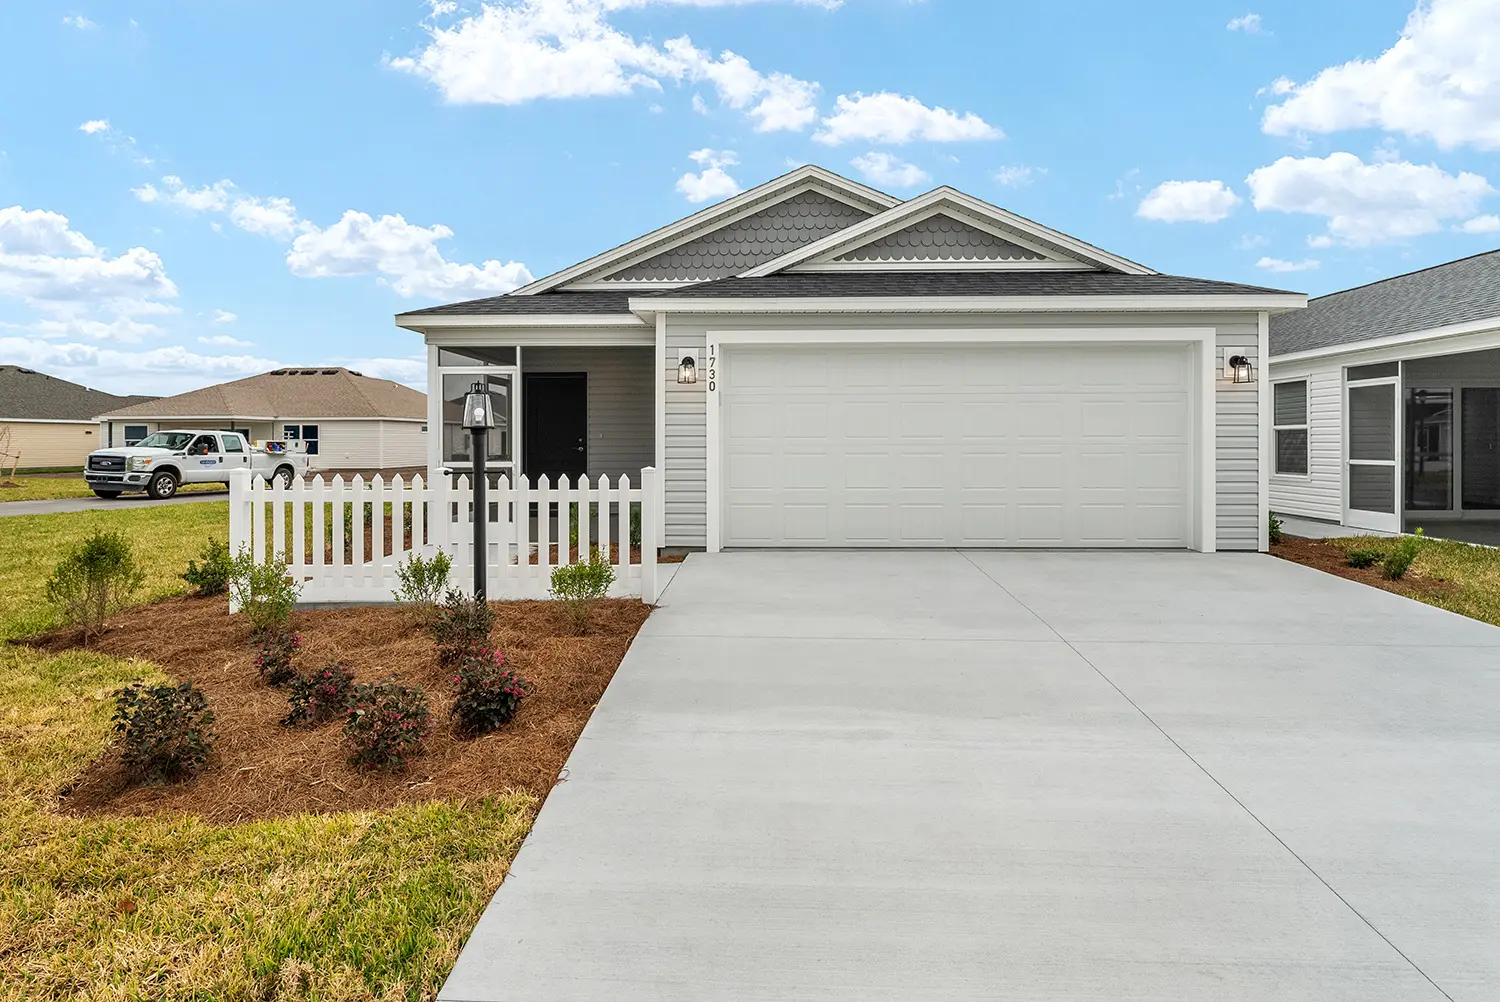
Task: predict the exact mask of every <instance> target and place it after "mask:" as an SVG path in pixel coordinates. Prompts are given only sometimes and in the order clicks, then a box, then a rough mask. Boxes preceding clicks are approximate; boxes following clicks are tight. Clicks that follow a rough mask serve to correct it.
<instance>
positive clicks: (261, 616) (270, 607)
mask: <svg viewBox="0 0 1500 1002" xmlns="http://www.w3.org/2000/svg"><path fill="white" fill-rule="evenodd" d="M229 591H230V594H231V596H232V597H233V599H234V601H235V604H236V605H238V606H239V610H240V612H242V613H243V614H244V615H245V618H246V619H248V620H250V625H251V626H253V627H254V628H255V632H256V634H257V635H265V634H268V633H270V632H272V631H274V630H278V629H280V630H284V629H286V627H287V625H288V624H289V623H291V621H292V610H293V609H295V608H296V607H297V596H298V594H300V593H301V591H302V584H301V582H299V581H293V580H292V578H291V575H290V574H288V573H287V569H286V558H285V557H284V556H283V555H281V554H279V553H268V554H266V559H265V560H263V561H261V562H260V563H256V562H255V558H254V557H252V556H251V555H250V550H249V549H248V548H245V549H242V550H240V554H239V556H237V557H235V558H234V562H233V564H232V565H231V570H230V574H229Z"/></svg>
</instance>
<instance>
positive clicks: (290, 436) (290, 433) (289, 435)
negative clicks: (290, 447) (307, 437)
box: [281, 424, 302, 442]
mask: <svg viewBox="0 0 1500 1002" xmlns="http://www.w3.org/2000/svg"><path fill="white" fill-rule="evenodd" d="M281 437H282V438H284V439H286V440H287V441H288V442H295V441H297V439H299V438H301V437H302V435H301V432H300V430H299V428H298V426H297V425H294V424H288V425H282V427H281Z"/></svg>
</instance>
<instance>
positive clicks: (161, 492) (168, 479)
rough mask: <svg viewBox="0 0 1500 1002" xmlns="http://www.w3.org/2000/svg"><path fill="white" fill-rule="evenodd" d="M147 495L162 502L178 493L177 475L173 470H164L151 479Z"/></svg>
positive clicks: (147, 487)
mask: <svg viewBox="0 0 1500 1002" xmlns="http://www.w3.org/2000/svg"><path fill="white" fill-rule="evenodd" d="M146 493H147V494H149V495H151V496H152V497H154V498H156V500H158V501H160V500H162V499H163V498H169V497H171V496H172V495H173V494H176V493H177V474H175V473H173V472H172V471H171V470H162V471H161V472H160V473H158V474H157V475H156V476H154V477H152V478H151V482H150V483H149V484H147V485H146Z"/></svg>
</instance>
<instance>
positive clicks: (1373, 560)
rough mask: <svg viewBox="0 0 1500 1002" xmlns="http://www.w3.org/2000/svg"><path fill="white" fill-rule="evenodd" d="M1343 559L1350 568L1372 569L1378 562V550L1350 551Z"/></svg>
mask: <svg viewBox="0 0 1500 1002" xmlns="http://www.w3.org/2000/svg"><path fill="white" fill-rule="evenodd" d="M1344 559H1345V560H1347V561H1348V562H1349V566H1350V567H1358V568H1360V569H1361V570H1363V569H1364V568H1366V567H1374V566H1375V565H1376V564H1377V563H1379V562H1380V551H1379V550H1350V551H1349V552H1348V553H1347V554H1345V556H1344Z"/></svg>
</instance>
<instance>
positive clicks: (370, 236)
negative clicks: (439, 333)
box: [286, 209, 532, 299]
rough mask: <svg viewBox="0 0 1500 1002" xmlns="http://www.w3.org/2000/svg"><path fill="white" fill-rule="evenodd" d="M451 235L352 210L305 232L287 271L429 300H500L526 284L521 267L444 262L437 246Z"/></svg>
mask: <svg viewBox="0 0 1500 1002" xmlns="http://www.w3.org/2000/svg"><path fill="white" fill-rule="evenodd" d="M451 236H453V231H452V230H450V229H449V228H448V227H446V226H443V225H441V224H439V225H436V226H431V227H423V226H417V225H415V224H412V223H408V222H407V221H406V220H405V219H404V218H402V217H401V216H399V215H385V216H381V217H380V218H379V219H374V218H372V217H371V216H369V215H368V214H366V213H363V212H356V211H354V210H353V209H350V210H348V211H347V212H345V213H344V215H343V218H341V219H340V220H339V221H338V222H336V223H334V224H333V225H332V226H330V227H328V228H327V229H326V230H324V229H318V228H317V227H311V228H309V229H308V230H307V231H306V232H304V233H303V234H302V235H301V236H299V237H297V239H296V240H294V241H293V242H292V249H291V250H290V251H288V252H287V256H286V260H287V266H288V267H290V268H291V270H292V274H294V275H298V276H300V277H302V278H347V277H351V276H356V275H375V276H377V277H378V278H379V279H380V281H381V282H383V283H386V284H389V285H390V287H391V288H392V289H394V290H396V292H397V293H398V294H399V295H402V296H428V297H431V298H433V299H447V298H455V297H458V296H461V295H471V294H478V295H500V294H502V293H506V292H510V291H511V290H512V289H515V288H518V287H520V286H522V285H525V284H526V283H527V282H530V281H531V280H532V275H531V272H530V271H529V270H528V269H527V268H526V266H525V265H524V264H520V263H518V262H515V261H508V262H506V263H504V264H502V263H501V262H499V261H485V262H483V263H482V264H460V263H458V262H455V261H449V260H447V259H446V258H444V257H443V254H442V252H441V251H440V250H438V247H437V242H438V241H439V240H446V239H448V238H449V237H451Z"/></svg>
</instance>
